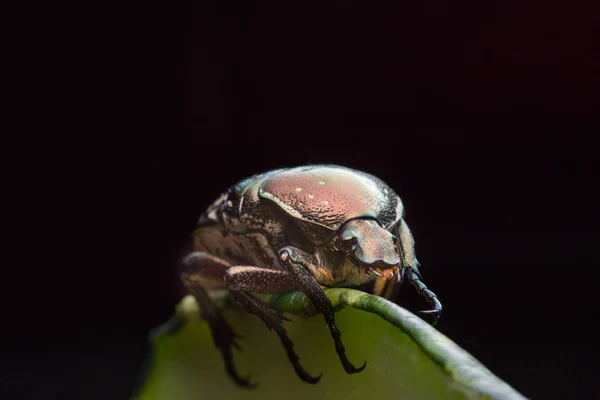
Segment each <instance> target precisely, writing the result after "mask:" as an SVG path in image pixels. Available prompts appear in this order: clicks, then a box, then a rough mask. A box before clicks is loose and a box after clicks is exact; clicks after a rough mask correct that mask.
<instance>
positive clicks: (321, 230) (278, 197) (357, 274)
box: [195, 165, 403, 285]
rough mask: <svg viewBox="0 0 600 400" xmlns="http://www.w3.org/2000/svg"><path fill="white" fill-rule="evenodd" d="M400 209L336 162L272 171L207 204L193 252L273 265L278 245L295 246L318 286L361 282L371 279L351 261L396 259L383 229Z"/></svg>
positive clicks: (375, 185) (364, 177) (372, 180)
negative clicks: (316, 270) (313, 266)
mask: <svg viewBox="0 0 600 400" xmlns="http://www.w3.org/2000/svg"><path fill="white" fill-rule="evenodd" d="M402 213H403V206H402V201H401V200H400V198H399V197H398V195H397V194H396V193H395V192H394V191H393V190H392V189H391V188H390V187H389V186H388V185H386V184H385V183H384V182H383V181H382V180H381V179H379V178H377V177H375V176H373V175H370V174H367V173H364V172H361V171H357V170H353V169H350V168H346V167H341V166H337V165H309V166H302V167H297V168H289V169H279V170H273V171H269V172H266V173H264V174H258V175H254V176H252V177H250V178H247V179H245V180H243V181H241V182H239V183H238V184H236V185H234V186H233V187H232V188H230V189H229V190H228V191H227V192H226V193H224V194H223V195H222V196H221V197H220V198H219V199H218V200H217V201H216V202H215V203H213V205H212V206H211V207H209V209H208V210H207V212H206V213H205V214H204V215H203V216H202V217H201V218H200V221H199V224H198V229H197V230H196V232H195V250H199V251H207V252H209V253H211V254H215V255H217V256H219V257H222V258H224V259H226V260H227V261H229V262H231V263H234V264H240V263H244V264H249V265H257V266H259V267H264V268H278V267H280V260H279V258H278V255H277V252H278V250H279V249H281V248H282V247H285V246H290V245H291V246H296V247H298V248H301V249H303V250H304V251H307V252H309V253H311V254H313V255H315V256H316V257H317V258H318V259H319V261H320V262H321V263H322V264H323V265H322V267H323V268H322V269H321V270H322V271H325V272H327V271H328V273H325V272H323V275H322V276H316V277H315V278H316V279H317V280H318V281H319V282H320V283H321V284H323V285H335V284H339V283H342V282H343V283H344V284H346V285H353V284H360V283H364V282H366V281H368V280H370V279H372V278H371V277H370V276H369V274H368V272H367V273H366V274H365V272H366V271H361V270H360V269H358V270H357V269H356V268H355V266H358V265H357V263H358V261H357V259H359V260H360V261H361V262H364V263H367V264H372V265H373V266H375V265H376V263H377V262H381V263H382V265H385V266H390V265H397V264H399V263H400V258H399V251H398V248H397V246H396V243H395V237H394V235H392V234H391V233H390V232H389V230H390V229H391V227H392V226H394V224H396V223H397V222H398V221H399V220H400V219H401V218H402ZM350 221H361V222H360V223H358V222H357V223H349V222H350ZM342 230H343V231H342ZM344 239H347V242H348V243H350V242H351V241H352V240H354V242H353V243H354V245H355V247H356V250H355V251H354V253H353V254H355V255H356V257H355V258H354V259H348V258H347V257H346V255H347V254H346V253H348V251H344V250H348V249H344V243H342V241H343V240H344ZM353 264H354V266H353ZM378 271H379V272H380V273H381V272H382V270H381V269H378ZM395 271H396V272H398V271H399V269H398V268H396V270H395ZM383 273H384V275H385V276H391V274H392V271H383ZM386 274H387V275H386Z"/></svg>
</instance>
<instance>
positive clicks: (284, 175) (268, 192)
mask: <svg viewBox="0 0 600 400" xmlns="http://www.w3.org/2000/svg"><path fill="white" fill-rule="evenodd" d="M192 238H193V251H192V252H191V253H189V254H188V255H187V256H186V257H184V258H183V260H182V263H181V272H180V277H181V280H182V282H183V284H184V285H185V286H186V288H187V290H188V291H189V292H190V293H191V294H192V295H193V296H194V298H195V299H196V301H197V303H198V305H199V309H200V314H201V316H202V318H203V319H205V320H206V321H207V322H208V324H209V327H210V330H211V333H212V336H213V341H214V344H215V346H216V347H217V348H218V349H219V350H220V351H221V355H222V358H223V360H224V363H225V367H226V371H227V373H228V374H229V376H230V377H231V378H232V379H233V381H234V382H235V383H237V384H238V385H240V386H242V387H248V388H249V387H253V386H254V385H253V384H251V383H250V381H249V379H248V378H242V377H241V376H240V375H239V374H238V372H237V370H236V368H235V367H234V364H233V356H232V348H233V347H236V348H238V349H239V346H238V345H237V343H236V339H237V338H238V337H237V336H236V335H235V334H234V332H233V331H232V329H231V328H230V327H229V325H228V324H227V322H226V321H225V319H224V318H223V316H222V315H221V313H220V311H219V310H218V309H217V308H216V307H214V306H213V304H212V302H211V298H210V296H209V293H210V291H211V290H214V289H219V288H221V289H222V288H226V289H227V290H228V291H229V293H230V294H231V296H232V297H233V299H234V300H235V301H236V302H237V303H239V304H240V305H241V306H242V307H243V308H244V309H246V310H247V311H248V312H249V313H252V314H255V315H257V316H258V317H259V318H260V319H261V320H262V321H263V322H264V324H265V325H266V326H267V328H268V329H269V330H272V331H274V332H275V333H276V334H277V335H278V337H279V339H280V341H281V343H282V344H283V346H284V347H285V350H286V352H287V356H288V359H289V360H290V362H291V364H292V366H293V368H294V370H295V371H296V374H297V375H298V376H299V377H300V379H302V380H303V381H305V382H307V383H313V384H314V383H317V382H318V381H319V379H320V378H321V375H319V376H316V377H315V376H312V375H310V374H309V373H308V372H306V370H304V368H303V367H302V366H301V365H300V362H299V357H298V355H297V354H296V352H295V350H294V349H293V343H292V341H291V340H290V339H289V337H288V336H287V332H286V330H285V328H284V327H283V325H282V323H283V321H284V320H287V319H286V318H285V317H284V316H282V315H281V313H280V312H279V311H278V310H276V309H274V308H273V307H271V306H270V305H268V304H266V303H264V302H262V301H260V300H259V299H258V298H257V297H255V296H254V295H253V293H284V292H286V291H290V290H300V291H302V292H303V293H305V294H306V296H307V297H308V298H309V299H310V300H311V301H312V303H313V305H314V307H315V310H316V311H317V312H318V313H319V314H322V315H323V316H324V318H325V322H326V324H327V326H328V327H329V330H330V333H331V336H332V338H333V340H334V343H335V349H336V352H337V354H338V356H339V359H340V361H341V363H342V366H343V367H344V369H345V371H346V372H347V373H348V374H354V373H358V372H360V371H362V370H363V369H364V368H365V366H366V362H365V363H364V364H363V365H362V366H360V367H355V366H354V365H353V364H352V363H351V362H350V361H349V360H348V357H347V356H346V352H345V348H344V345H343V343H342V341H341V338H340V332H339V330H338V328H337V326H336V323H335V316H334V309H333V307H332V304H331V302H330V300H329V299H328V297H327V296H326V294H325V292H324V290H323V289H324V288H327V287H340V286H356V285H361V284H364V283H367V282H373V281H375V293H376V294H378V295H381V293H382V292H383V288H384V287H385V285H386V284H388V282H397V283H401V282H402V281H404V280H408V281H409V282H410V283H411V284H412V286H414V287H415V289H416V290H417V291H418V292H419V293H420V294H421V295H423V296H425V298H426V299H427V300H428V301H429V303H430V304H431V306H432V309H431V310H427V311H423V312H424V313H429V314H433V316H434V323H435V322H437V319H438V318H439V315H440V314H441V311H442V305H441V303H440V301H439V300H438V299H437V297H436V295H435V294H434V293H433V292H431V291H430V290H429V289H427V287H426V286H425V285H424V284H423V283H422V282H421V280H420V278H421V275H420V273H419V269H418V267H419V262H418V261H417V258H416V257H415V252H414V240H413V237H412V234H411V232H410V230H409V228H408V225H407V224H406V222H405V220H404V207H403V204H402V201H401V200H400V197H398V195H397V194H396V193H395V192H394V191H393V190H392V189H391V188H390V187H389V186H388V185H387V184H385V183H384V182H383V181H382V180H380V179H379V178H377V177H375V176H373V175H370V174H368V173H365V172H361V171H358V170H354V169H350V168H347V167H342V166H337V165H325V164H322V165H308V166H300V167H295V168H285V169H277V170H272V171H269V172H265V173H262V174H257V175H254V176H251V177H249V178H247V179H244V180H242V181H241V182H239V183H237V184H235V185H234V186H232V187H231V188H229V189H228V190H227V191H226V192H225V193H223V194H222V195H221V196H220V197H219V198H218V199H217V200H216V201H215V202H214V203H212V204H211V205H210V206H209V207H208V209H207V210H206V212H205V213H204V214H202V215H201V216H200V219H199V220H198V223H197V227H196V229H195V231H194V232H193V234H192Z"/></svg>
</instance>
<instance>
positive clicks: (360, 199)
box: [258, 165, 402, 230]
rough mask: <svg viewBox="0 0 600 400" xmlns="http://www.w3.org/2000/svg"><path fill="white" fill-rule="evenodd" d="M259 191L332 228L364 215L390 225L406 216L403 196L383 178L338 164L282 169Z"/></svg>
mask: <svg viewBox="0 0 600 400" xmlns="http://www.w3.org/2000/svg"><path fill="white" fill-rule="evenodd" d="M258 195H259V197H260V198H263V199H268V200H271V201H273V202H275V203H276V204H277V205H278V206H279V207H281V208H282V209H283V210H284V211H286V212H287V213H288V214H289V215H291V216H292V217H294V218H297V219H300V220H304V221H308V222H311V223H313V224H317V225H321V226H324V227H326V228H328V229H331V230H337V229H338V228H339V227H340V226H341V225H342V224H343V223H345V222H346V221H348V220H350V219H353V218H360V217H370V218H375V219H377V220H378V221H379V222H380V223H381V225H382V226H383V227H385V228H389V227H390V226H391V225H392V224H393V223H394V222H396V221H397V220H398V219H400V218H401V216H402V202H401V200H400V198H399V197H398V195H397V194H396V193H395V192H394V191H393V190H392V189H391V188H390V187H389V186H388V185H386V184H385V183H384V182H383V181H381V180H380V179H379V178H377V177H375V176H373V175H370V174H367V173H364V172H361V171H357V170H353V169H350V168H346V167H340V166H337V165H310V166H305V167H298V168H291V169H286V170H280V171H278V172H277V173H275V174H273V175H272V176H270V177H268V178H267V179H266V180H264V181H263V182H262V184H261V185H260V188H259V191H258Z"/></svg>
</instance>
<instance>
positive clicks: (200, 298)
mask: <svg viewBox="0 0 600 400" xmlns="http://www.w3.org/2000/svg"><path fill="white" fill-rule="evenodd" d="M219 264H220V267H221V270H222V271H223V272H222V273H223V274H224V272H225V268H227V267H228V266H229V264H228V263H226V262H225V261H223V260H220V259H218V258H216V257H214V256H211V255H210V254H206V253H202V252H193V253H191V254H189V255H188V256H187V257H185V258H184V259H183V261H182V269H183V270H187V271H189V270H191V269H195V271H196V272H182V273H181V280H182V281H183V283H184V284H185V285H186V287H187V288H188V290H189V291H190V293H191V294H192V295H193V296H194V298H195V299H196V302H197V303H198V307H199V308H200V316H201V317H202V318H203V319H204V320H205V321H206V322H207V323H208V326H209V327H210V331H211V334H212V337H213V342H214V344H215V347H216V348H218V349H219V350H220V351H221V356H222V357H223V361H224V362H225V370H226V371H227V374H228V375H229V376H230V377H231V378H232V379H233V381H234V382H235V383H236V384H238V385H239V386H241V387H245V388H253V387H254V386H255V385H253V384H251V383H250V382H249V378H250V377H248V378H242V377H241V376H240V375H239V374H238V372H237V370H236V369H235V366H234V365H233V354H232V351H231V349H232V347H234V346H235V347H236V348H237V349H238V350H239V349H240V347H239V345H238V344H237V343H236V342H235V339H236V338H238V337H239V336H237V335H236V334H235V333H234V332H233V330H232V329H231V327H230V326H229V324H228V323H227V321H225V319H224V318H223V315H222V314H221V312H220V311H219V309H218V308H217V307H215V305H214V304H213V302H212V301H211V299H210V297H209V295H208V293H207V292H206V289H205V288H204V286H203V285H202V280H201V279H200V277H199V276H198V275H199V274H200V272H201V271H202V270H203V269H211V267H213V269H214V267H217V266H219ZM215 273H216V271H215Z"/></svg>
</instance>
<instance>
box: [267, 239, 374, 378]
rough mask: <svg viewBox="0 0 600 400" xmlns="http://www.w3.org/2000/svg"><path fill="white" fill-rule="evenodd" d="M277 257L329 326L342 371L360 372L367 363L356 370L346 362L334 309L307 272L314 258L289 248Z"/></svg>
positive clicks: (312, 266) (348, 361)
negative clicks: (342, 367)
mask: <svg viewBox="0 0 600 400" xmlns="http://www.w3.org/2000/svg"><path fill="white" fill-rule="evenodd" d="M279 257H280V259H281V261H282V264H283V267H284V269H285V271H286V272H287V273H288V274H289V276H290V279H291V280H292V282H293V283H294V284H295V285H296V287H298V289H300V290H301V291H302V292H304V293H305V294H306V295H307V296H308V298H309V299H310V300H311V301H312V303H313V305H314V306H315V308H316V310H317V311H318V312H319V313H321V314H323V316H324V317H325V322H326V323H327V326H329V331H330V332H331V336H332V337H333V340H334V342H335V350H336V352H337V353H338V356H339V358H340V361H341V362H342V365H343V366H344V370H346V372H347V373H348V374H355V373H358V372H360V371H362V370H363V369H364V368H365V367H366V365H367V363H366V362H365V363H364V364H363V365H362V366H361V367H359V368H356V367H355V366H354V365H352V363H351V362H350V360H348V357H346V349H345V348H344V345H343V343H342V339H341V333H340V331H339V330H338V328H337V326H336V324H335V317H334V309H333V306H332V304H331V301H330V300H329V298H328V297H327V295H326V294H325V292H324V291H323V289H322V288H321V286H320V285H319V283H318V282H317V281H316V280H315V278H314V277H313V276H312V275H311V274H310V272H308V269H311V268H312V269H314V268H315V263H316V260H315V259H314V257H313V256H312V255H310V254H308V253H306V252H303V251H302V250H299V249H296V248H294V247H289V246H288V247H284V248H282V249H281V250H279ZM311 264H312V265H311Z"/></svg>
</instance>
